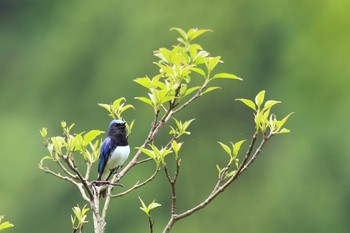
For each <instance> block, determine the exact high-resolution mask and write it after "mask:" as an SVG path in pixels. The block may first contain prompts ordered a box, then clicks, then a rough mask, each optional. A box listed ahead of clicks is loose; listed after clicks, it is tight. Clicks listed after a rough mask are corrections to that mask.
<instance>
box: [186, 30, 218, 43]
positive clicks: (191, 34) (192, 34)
mask: <svg viewBox="0 0 350 233" xmlns="http://www.w3.org/2000/svg"><path fill="white" fill-rule="evenodd" d="M206 32H213V31H212V30H210V29H200V30H198V28H192V29H190V30H189V31H188V32H187V35H188V38H189V40H190V41H191V40H194V39H196V38H197V37H199V36H200V35H202V34H204V33H206Z"/></svg>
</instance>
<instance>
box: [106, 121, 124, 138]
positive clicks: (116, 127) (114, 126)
mask: <svg viewBox="0 0 350 233" xmlns="http://www.w3.org/2000/svg"><path fill="white" fill-rule="evenodd" d="M108 135H110V136H118V135H124V136H126V127H125V121H122V120H113V121H111V123H110V124H109V128H108Z"/></svg>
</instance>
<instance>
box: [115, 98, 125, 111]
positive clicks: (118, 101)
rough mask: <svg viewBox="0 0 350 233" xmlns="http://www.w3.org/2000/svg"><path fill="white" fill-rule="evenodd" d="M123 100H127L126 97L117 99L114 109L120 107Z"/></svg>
mask: <svg viewBox="0 0 350 233" xmlns="http://www.w3.org/2000/svg"><path fill="white" fill-rule="evenodd" d="M122 101H124V102H125V101H126V100H125V98H124V97H121V98H119V99H116V100H115V101H114V102H113V107H114V109H118V108H119V106H120V104H121V102H122Z"/></svg>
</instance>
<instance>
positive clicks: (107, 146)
mask: <svg viewBox="0 0 350 233" xmlns="http://www.w3.org/2000/svg"><path fill="white" fill-rule="evenodd" d="M113 147H115V146H113V141H112V139H110V138H109V137H107V138H106V139H105V140H104V141H103V143H102V146H101V150H100V158H99V160H98V180H100V179H101V175H102V173H103V170H104V169H105V167H106V164H107V161H108V159H109V156H110V154H111V152H112V151H113V149H115V148H113Z"/></svg>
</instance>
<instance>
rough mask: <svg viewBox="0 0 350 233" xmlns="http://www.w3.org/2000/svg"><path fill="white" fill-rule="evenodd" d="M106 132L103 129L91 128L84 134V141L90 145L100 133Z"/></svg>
mask: <svg viewBox="0 0 350 233" xmlns="http://www.w3.org/2000/svg"><path fill="white" fill-rule="evenodd" d="M101 133H104V132H103V131H101V130H90V131H89V132H87V133H86V134H85V135H84V143H85V145H88V144H89V143H90V142H91V141H92V140H94V139H95V138H96V137H97V136H98V135H100V134H101Z"/></svg>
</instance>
